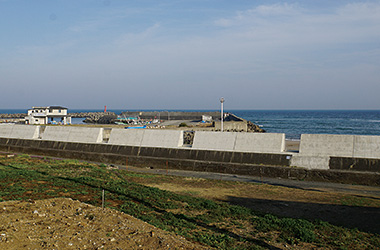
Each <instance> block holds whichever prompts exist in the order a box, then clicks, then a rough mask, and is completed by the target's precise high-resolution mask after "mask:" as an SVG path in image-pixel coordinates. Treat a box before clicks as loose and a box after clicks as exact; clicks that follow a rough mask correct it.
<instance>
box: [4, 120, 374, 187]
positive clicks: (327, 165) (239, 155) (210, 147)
mask: <svg viewBox="0 0 380 250" xmlns="http://www.w3.org/2000/svg"><path fill="white" fill-rule="evenodd" d="M104 131H105V130H103V129H102V128H86V127H71V126H67V127H52V126H48V127H46V128H45V127H39V126H30V125H29V126H28V125H1V126H0V149H1V150H2V151H9V152H20V153H28V154H38V155H48V156H56V157H64V158H77V159H83V160H90V161H99V162H106V163H113V164H121V165H125V164H127V162H128V164H129V165H135V166H141V167H155V168H171V169H183V170H193V171H205V172H219V173H232V174H242V175H254V176H266V177H279V178H294V179H304V180H315V181H333V182H342V183H357V184H367V185H380V152H379V148H380V147H379V144H380V137H379V136H356V135H355V136H353V135H347V136H345V135H302V136H301V142H300V150H299V152H294V151H292V152H286V151H285V146H284V145H285V135H284V134H270V133H268V134H261V133H260V134H259V133H235V132H223V133H222V132H204V131H195V132H194V133H195V136H194V141H193V144H192V145H185V144H184V138H183V133H184V132H183V131H179V130H125V129H112V130H110V131H109V130H107V133H104ZM105 135H107V138H105V137H104V136H105ZM108 136H109V137H108ZM364 177H365V178H364Z"/></svg>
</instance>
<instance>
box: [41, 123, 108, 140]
mask: <svg viewBox="0 0 380 250" xmlns="http://www.w3.org/2000/svg"><path fill="white" fill-rule="evenodd" d="M41 139H42V140H48V141H65V142H83V143H100V142H102V141H103V128H88V127H63V126H47V127H46V128H45V131H44V133H43V134H42V136H41Z"/></svg>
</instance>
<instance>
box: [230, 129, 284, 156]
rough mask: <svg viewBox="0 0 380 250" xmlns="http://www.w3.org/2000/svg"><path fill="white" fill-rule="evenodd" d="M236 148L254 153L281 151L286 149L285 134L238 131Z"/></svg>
mask: <svg viewBox="0 0 380 250" xmlns="http://www.w3.org/2000/svg"><path fill="white" fill-rule="evenodd" d="M234 150H235V151H238V152H252V153H281V152H284V150H285V134H280V133H279V134H276V133H237V135H236V142H235V147H234Z"/></svg>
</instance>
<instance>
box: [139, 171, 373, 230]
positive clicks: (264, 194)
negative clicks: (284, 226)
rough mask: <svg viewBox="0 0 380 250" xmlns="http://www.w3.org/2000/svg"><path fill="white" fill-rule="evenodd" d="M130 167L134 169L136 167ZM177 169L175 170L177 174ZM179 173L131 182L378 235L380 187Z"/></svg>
mask: <svg viewBox="0 0 380 250" xmlns="http://www.w3.org/2000/svg"><path fill="white" fill-rule="evenodd" d="M133 170H134V171H137V170H138V168H133ZM140 170H141V171H144V170H142V169H140ZM144 172H145V173H147V172H162V171H158V170H147V171H144ZM171 172H173V173H174V171H171ZM178 172H179V171H175V173H176V174H178V175H180V174H181V173H178ZM182 172H183V173H182V174H183V176H186V175H187V177H184V178H175V177H173V178H171V177H169V176H168V177H167V180H164V179H163V180H161V181H158V182H152V180H149V181H146V180H144V179H134V180H133V181H135V182H139V183H141V184H144V185H148V186H152V187H157V188H160V189H165V190H168V191H172V192H177V193H182V194H190V195H194V196H198V197H204V198H208V199H213V200H219V201H224V202H229V203H231V204H235V205H240V206H245V207H248V208H251V209H253V210H254V211H258V212H262V213H271V214H275V215H279V216H284V217H291V218H302V219H308V220H311V221H314V220H322V221H327V222H330V223H331V224H334V225H337V226H344V227H348V228H358V229H360V230H362V231H365V232H371V233H377V234H380V224H379V223H378V222H379V221H380V187H372V186H360V185H347V184H336V183H310V184H309V185H308V183H307V182H299V181H298V183H299V184H300V185H299V186H298V185H297V184H294V183H295V181H290V180H281V182H280V180H278V183H277V184H276V183H274V182H275V181H273V182H272V184H265V183H263V184H261V183H245V182H239V181H221V180H218V179H205V178H208V177H210V178H211V177H213V176H212V175H213V174H211V173H207V175H208V177H205V178H197V177H191V176H189V175H191V174H194V173H189V172H186V171H182ZM207 175H206V174H203V175H202V176H207ZM215 175H217V174H215ZM223 176H224V177H225V175H223ZM279 183H281V184H279ZM286 183H287V184H289V185H286Z"/></svg>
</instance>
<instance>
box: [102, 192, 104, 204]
mask: <svg viewBox="0 0 380 250" xmlns="http://www.w3.org/2000/svg"><path fill="white" fill-rule="evenodd" d="M102 209H104V189H103V192H102Z"/></svg>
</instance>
